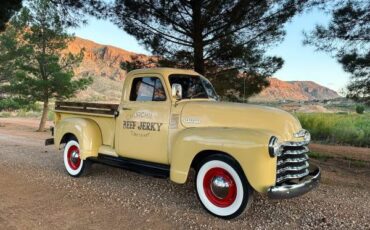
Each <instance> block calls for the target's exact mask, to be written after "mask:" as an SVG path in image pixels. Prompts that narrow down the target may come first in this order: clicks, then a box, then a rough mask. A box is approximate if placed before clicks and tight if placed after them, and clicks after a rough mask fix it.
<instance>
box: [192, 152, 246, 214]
mask: <svg viewBox="0 0 370 230" xmlns="http://www.w3.org/2000/svg"><path fill="white" fill-rule="evenodd" d="M195 187H196V191H197V195H198V198H199V200H200V202H201V203H202V205H203V207H204V208H205V209H206V210H207V211H208V212H210V213H211V214H213V215H215V216H217V217H221V218H224V219H231V218H234V217H237V216H239V215H240V214H241V213H243V211H244V210H245V209H246V208H247V207H248V204H250V203H251V200H252V189H251V187H250V186H249V184H248V182H247V179H246V178H245V176H244V173H243V172H242V170H241V169H240V166H239V165H238V164H237V163H236V162H235V160H233V159H232V158H230V157H228V156H224V155H218V154H217V155H216V154H215V155H214V156H209V157H207V158H206V159H204V160H203V161H202V162H201V163H200V167H199V168H198V170H197V175H196V180H195Z"/></svg>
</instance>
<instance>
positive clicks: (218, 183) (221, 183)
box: [211, 176, 230, 199]
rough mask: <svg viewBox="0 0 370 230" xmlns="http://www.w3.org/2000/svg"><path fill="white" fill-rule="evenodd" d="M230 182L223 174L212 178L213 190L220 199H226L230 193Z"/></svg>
mask: <svg viewBox="0 0 370 230" xmlns="http://www.w3.org/2000/svg"><path fill="white" fill-rule="evenodd" d="M229 188H230V184H229V182H228V181H227V180H225V178H223V177H222V176H215V177H214V178H213V179H212V183H211V191H212V193H213V194H214V195H215V196H216V197H217V198H219V199H224V198H226V196H227V195H228V194H229Z"/></svg>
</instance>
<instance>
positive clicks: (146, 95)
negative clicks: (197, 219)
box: [46, 68, 320, 219]
mask: <svg viewBox="0 0 370 230" xmlns="http://www.w3.org/2000/svg"><path fill="white" fill-rule="evenodd" d="M53 135H54V138H51V139H48V140H46V144H47V145H49V144H55V145H56V147H57V148H59V149H60V148H62V147H64V152H63V154H64V165H65V168H66V170H67V172H68V173H69V175H71V176H73V177H78V176H80V175H82V174H83V173H84V172H86V170H87V169H88V167H89V165H91V163H93V162H99V163H104V164H109V165H113V166H119V167H122V168H126V169H129V170H134V171H136V172H140V173H144V174H147V175H152V176H156V177H164V178H168V177H169V178H170V180H171V181H173V182H175V183H180V184H183V183H185V182H186V180H187V178H188V176H189V171H190V170H191V169H194V170H195V172H196V175H195V188H196V193H197V196H198V198H199V200H200V202H201V204H202V205H203V207H204V208H205V209H206V210H207V211H208V212H210V213H211V214H213V215H215V216H218V217H221V218H225V219H230V218H234V217H236V216H238V215H240V214H241V213H242V212H243V211H244V210H245V209H246V208H247V207H248V206H249V204H250V203H251V201H252V196H253V192H255V191H256V192H259V193H262V194H267V196H268V197H270V198H273V199H283V198H292V197H296V196H299V195H302V194H304V193H306V192H308V191H309V190H311V189H312V188H314V187H315V186H316V185H318V183H319V181H320V170H319V168H318V167H316V166H314V165H312V164H309V162H308V155H307V154H308V152H309V150H308V148H307V145H308V143H309V141H310V134H309V133H308V132H307V131H306V130H304V129H302V127H301V125H300V123H299V121H298V120H297V119H296V118H295V117H294V116H292V115H291V114H289V113H287V112H285V111H282V110H279V109H276V108H269V107H264V106H257V105H248V104H238V103H228V102H220V101H219V97H218V96H217V94H216V92H215V90H214V88H213V86H212V84H211V83H210V82H209V81H208V80H207V79H206V78H205V77H203V76H201V75H200V74H198V73H196V72H194V71H192V70H181V69H171V68H153V69H140V70H135V71H132V72H130V73H128V74H127V77H126V79H125V81H124V84H123V92H122V98H121V102H120V104H97V103H76V102H57V103H56V106H55V127H54V128H53ZM138 183H140V182H138Z"/></svg>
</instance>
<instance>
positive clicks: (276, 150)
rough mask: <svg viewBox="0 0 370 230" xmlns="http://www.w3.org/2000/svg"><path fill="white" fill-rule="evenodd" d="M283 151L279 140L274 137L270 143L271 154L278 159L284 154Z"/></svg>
mask: <svg viewBox="0 0 370 230" xmlns="http://www.w3.org/2000/svg"><path fill="white" fill-rule="evenodd" d="M282 152H283V149H282V146H281V144H280V143H279V139H278V138H277V137H275V136H272V137H271V138H270V141H269V154H270V156H271V157H278V156H280V155H281V154H282Z"/></svg>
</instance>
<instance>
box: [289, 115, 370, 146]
mask: <svg viewBox="0 0 370 230" xmlns="http://www.w3.org/2000/svg"><path fill="white" fill-rule="evenodd" d="M296 116H297V117H298V119H299V121H300V122H301V124H302V127H303V128H305V129H307V130H308V131H310V133H311V136H312V139H313V140H315V141H319V142H322V143H332V144H341V145H352V146H360V147H369V146H370V113H365V114H328V113H297V114H296Z"/></svg>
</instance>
